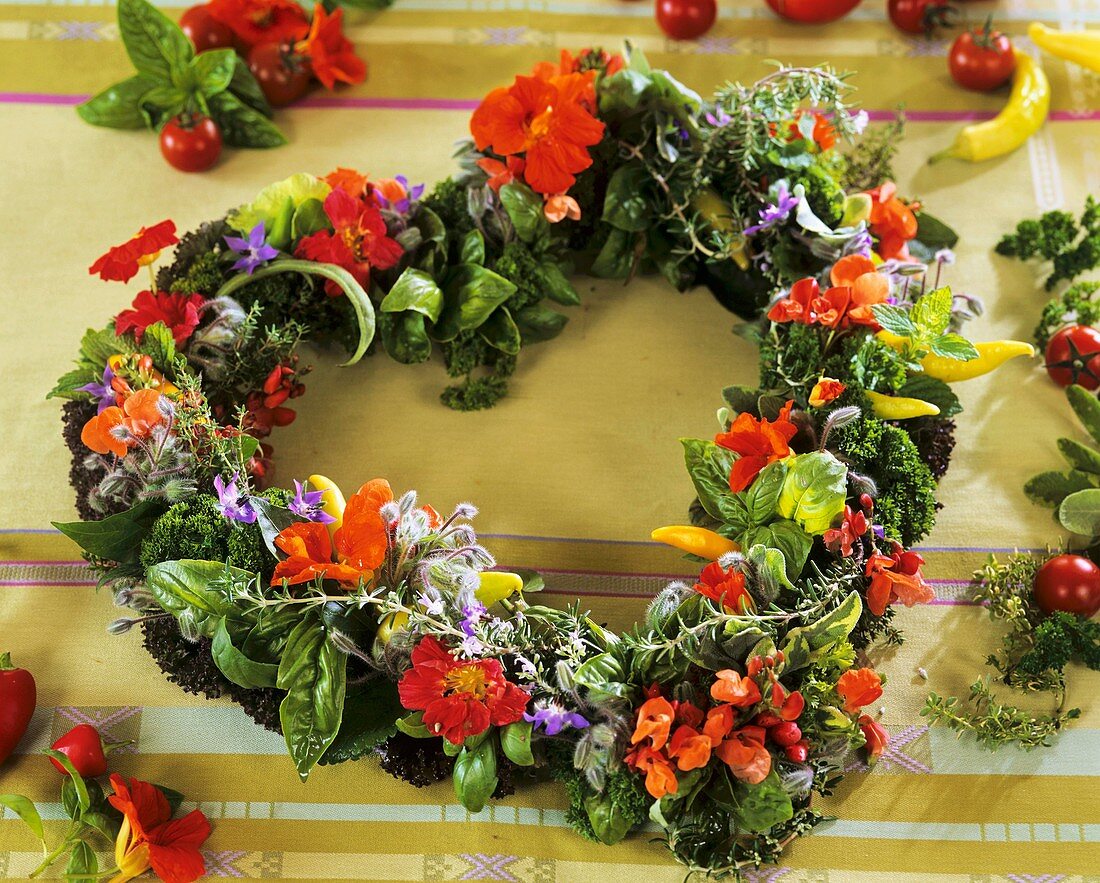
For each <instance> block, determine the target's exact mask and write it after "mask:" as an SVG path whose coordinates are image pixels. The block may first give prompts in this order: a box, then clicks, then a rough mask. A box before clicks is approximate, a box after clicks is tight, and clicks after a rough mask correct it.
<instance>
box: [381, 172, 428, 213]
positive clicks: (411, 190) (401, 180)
mask: <svg viewBox="0 0 1100 883" xmlns="http://www.w3.org/2000/svg"><path fill="white" fill-rule="evenodd" d="M393 180H395V181H396V182H397V183H398V184H400V185H401V187H402V188H403V189H404V191H405V193H406V196H405V198H404V199H399V200H397V202H390V201H389V200H388V199H386V197H384V196H383V195H382V192H381V191H380V190H375V191H374V196H375V198H376V199H377V200H378V202H379V203H380V204H381V205H382V208H386V209H389V210H390V211H393V212H397V213H398V214H400V215H404V214H407V213H408V211H409V209H410V208H411V207H412V204H413V203H414V202H416V201H417V200H418V199H420V197H421V196H423V195H424V185H423V184H415V185H413V186H412V187H410V186H409V179H408V178H406V177H405V176H404V175H398V176H397V177H395V178H394V179H393Z"/></svg>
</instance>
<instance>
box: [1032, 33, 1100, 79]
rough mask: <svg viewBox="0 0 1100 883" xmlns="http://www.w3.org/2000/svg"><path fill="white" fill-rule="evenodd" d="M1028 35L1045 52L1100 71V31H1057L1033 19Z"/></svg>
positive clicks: (1091, 69)
mask: <svg viewBox="0 0 1100 883" xmlns="http://www.w3.org/2000/svg"><path fill="white" fill-rule="evenodd" d="M1027 35H1028V36H1029V37H1030V38H1031V42H1032V43H1034V44H1035V45H1036V46H1038V47H1039V48H1040V49H1042V50H1043V51H1044V52H1049V53H1050V54H1051V55H1056V56H1057V57H1058V58H1061V59H1064V60H1065V61H1072V62H1073V63H1074V64H1079V65H1081V67H1085V68H1088V69H1089V70H1090V71H1097V72H1100V31H1057V30H1055V29H1054V28H1048V27H1047V26H1046V25H1045V24H1043V23H1042V22H1037V21H1033V22H1032V23H1031V24H1030V25H1028V28H1027Z"/></svg>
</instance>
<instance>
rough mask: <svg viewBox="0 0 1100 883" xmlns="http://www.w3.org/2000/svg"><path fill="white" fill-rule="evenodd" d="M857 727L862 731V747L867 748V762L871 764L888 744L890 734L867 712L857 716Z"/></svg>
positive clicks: (880, 755)
mask: <svg viewBox="0 0 1100 883" xmlns="http://www.w3.org/2000/svg"><path fill="white" fill-rule="evenodd" d="M859 728H860V729H861V730H862V731H863V738H864V746H863V747H864V748H866V749H867V763H868V764H870V765H872V766H873V765H874V764H875V762H876V761H877V760H878V759H879V758H880V757H882V752H883V751H885V750H886V746H887V745H889V744H890V734H889V733H887V732H886V730H885V728H884V727H883V726H882V725H881V724H880V723H878V721H876V720H875V719H874V718H873V717H871V715H869V714H861V715H860V716H859Z"/></svg>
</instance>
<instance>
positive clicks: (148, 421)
mask: <svg viewBox="0 0 1100 883" xmlns="http://www.w3.org/2000/svg"><path fill="white" fill-rule="evenodd" d="M159 399H160V393H159V392H158V391H157V390H155V389H139V390H138V391H137V392H135V393H134V394H133V395H132V396H129V397H128V398H127V399H126V401H124V402H123V403H122V407H119V406H118V405H111V406H110V407H108V408H104V409H103V410H102V411H100V412H99V413H98V414H96V415H95V416H94V417H92V418H91V419H90V420H89V421H88V422H87V423H85V424H84V428H83V429H82V430H81V431H80V440H81V441H82V442H84V444H85V445H87V446H88V447H89V448H91V449H92V450H93V451H95V452H96V453H97V454H114V455H115V456H116V457H125V456H126V452H127V451H128V450H129V446H128V445H127V443H126V440H127V438H129V437H131V436H132V437H134V438H145V437H146V436H147V435H148V434H149V433H150V432H151V431H152V429H153V427H155V426H157V425H158V424H159V423H160V422H161V421H162V420H164V414H163V413H161V410H160V408H159V406H158V405H157V402H158V401H159Z"/></svg>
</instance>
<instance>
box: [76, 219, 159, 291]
mask: <svg viewBox="0 0 1100 883" xmlns="http://www.w3.org/2000/svg"><path fill="white" fill-rule="evenodd" d="M177 242H179V239H178V238H177V237H176V225H175V224H174V223H173V222H172V221H161V222H160V223H159V224H154V225H153V226H152V227H142V228H141V229H140V230H138V232H137V233H135V234H134V235H133V236H132V237H130V239H128V240H126V242H124V243H122V245H115V246H112V247H111V248H109V249H107V252H106V254H103V255H100V256H99V257H98V258H97V259H96V262H95V263H94V264H92V265H91V266H90V267H89V268H88V272H89V273H91V274H92V275H93V276H95V275H96V274H98V275H99V278H100V279H103V280H104V281H105V282H106V281H109V282H129V281H130V280H131V279H133V278H134V277H135V276H136V275H137V272H138V270H139V269H140V268H141V267H145V266H148V265H149V264H151V263H152V262H153V261H155V260H156V259H157V258H158V257H159V256H160V252H161V249H162V248H167V247H168V246H169V245H175V244H176V243H177Z"/></svg>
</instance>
